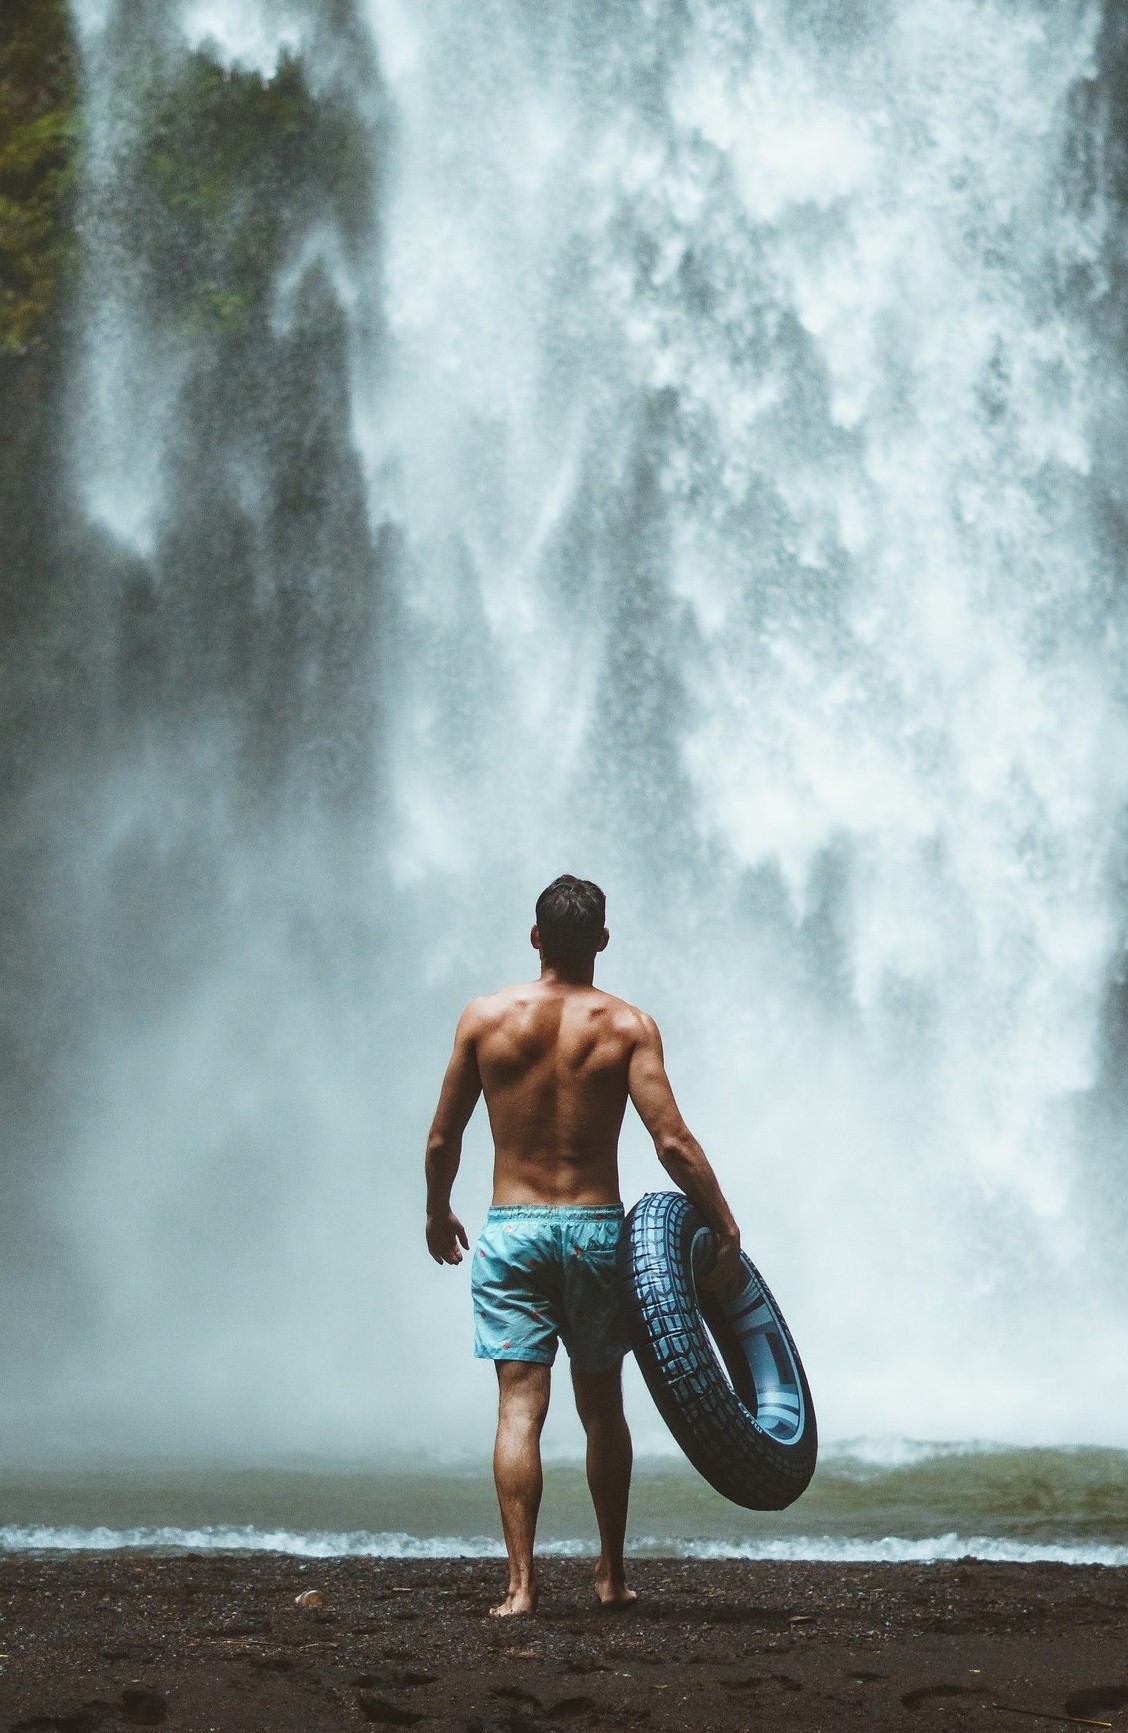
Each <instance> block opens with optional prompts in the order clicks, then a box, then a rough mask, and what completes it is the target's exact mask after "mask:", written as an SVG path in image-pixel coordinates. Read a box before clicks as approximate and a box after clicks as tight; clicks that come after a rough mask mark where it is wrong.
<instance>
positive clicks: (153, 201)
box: [127, 52, 370, 334]
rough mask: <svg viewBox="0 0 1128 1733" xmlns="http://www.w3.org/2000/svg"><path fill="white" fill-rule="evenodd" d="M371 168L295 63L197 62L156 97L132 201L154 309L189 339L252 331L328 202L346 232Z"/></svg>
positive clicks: (352, 127) (354, 134) (353, 128)
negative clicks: (298, 240) (302, 236)
mask: <svg viewBox="0 0 1128 1733" xmlns="http://www.w3.org/2000/svg"><path fill="white" fill-rule="evenodd" d="M369 160H370V159H369V156H368V141H367V139H366V137H365V136H364V135H363V131H362V129H361V128H360V127H359V126H358V123H357V120H356V117H355V114H353V113H350V112H348V110H347V109H341V108H338V107H337V106H336V105H335V104H334V102H333V101H332V100H331V99H330V98H326V97H321V98H319V100H317V101H315V100H314V99H313V97H312V96H311V94H310V91H309V88H308V85H307V83H306V80H305V74H304V71H303V69H302V66H301V64H300V62H298V61H297V60H294V59H292V58H284V59H283V60H282V61H281V62H280V63H279V65H278V67H277V70H276V71H275V72H274V74H273V76H271V77H269V78H267V77H264V76H263V75H262V74H261V73H258V72H251V71H246V70H242V69H240V68H238V67H236V68H228V67H222V66H220V65H218V64H217V63H216V62H215V61H214V60H213V59H212V58H211V57H210V56H209V55H208V54H207V53H203V52H201V53H197V54H194V55H192V56H191V57H190V58H189V59H188V60H187V61H186V62H184V63H182V67H181V69H180V70H179V72H178V74H177V76H176V78H175V80H174V81H173V82H172V83H171V84H169V83H165V84H164V85H163V86H161V87H159V88H158V89H157V90H156V91H154V92H153V94H152V96H151V98H150V105H149V121H148V124H147V125H146V126H145V128H144V136H143V138H142V140H141V141H140V146H139V151H138V155H137V157H136V159H135V164H136V166H135V171H134V172H135V182H134V186H133V188H131V189H130V191H129V192H128V194H127V197H128V198H129V202H130V208H131V209H132V211H133V213H134V219H133V220H134V221H135V222H138V223H140V224H141V225H142V230H143V232H142V233H141V234H140V235H139V236H138V241H139V243H140V244H139V251H140V252H141V253H142V254H143V255H144V256H145V257H146V258H147V261H148V268H149V287H150V292H151V293H152V295H153V296H154V299H155V302H156V308H155V310H159V312H160V314H161V315H163V316H164V317H165V318H167V317H168V316H169V315H170V314H171V316H172V317H173V319H174V320H175V321H177V322H179V323H180V324H181V326H182V327H185V328H187V329H189V330H191V331H200V330H206V329H211V330H214V331H216V332H217V333H224V334H237V333H239V332H240V331H243V330H245V329H247V328H248V327H249V326H250V325H251V324H253V323H254V322H255V321H256V320H258V319H259V318H260V317H261V316H262V314H263V311H264V308H265V303H266V300H267V296H268V293H269V289H270V285H271V282H272V281H273V276H274V273H275V271H276V269H277V267H278V264H279V262H280V260H281V259H282V258H283V257H284V256H285V251H286V246H287V243H288V241H289V240H290V239H291V238H292V237H293V235H294V234H295V233H300V232H301V228H302V226H303V224H306V223H309V222H310V221H312V220H315V219H316V217H317V215H318V214H319V212H321V211H324V210H325V208H326V206H327V205H328V206H331V207H334V214H335V215H336V216H337V218H338V220H339V221H343V223H344V225H345V226H346V227H347V226H348V223H349V220H350V219H349V212H348V209H347V207H348V206H349V205H350V204H351V205H352V207H353V209H354V211H357V210H359V208H360V206H361V205H362V203H363V200H364V197H365V190H366V187H367V184H368V174H369V168H368V163H369Z"/></svg>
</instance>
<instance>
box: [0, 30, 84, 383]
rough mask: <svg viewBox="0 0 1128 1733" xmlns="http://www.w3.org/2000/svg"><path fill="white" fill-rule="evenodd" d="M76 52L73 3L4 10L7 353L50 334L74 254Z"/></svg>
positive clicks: (0, 126) (0, 42) (0, 245)
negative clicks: (72, 200)
mask: <svg viewBox="0 0 1128 1733" xmlns="http://www.w3.org/2000/svg"><path fill="white" fill-rule="evenodd" d="M76 131H77V120H76V74H75V51H74V42H73V38H72V35H71V27H70V19H69V15H68V11H67V5H66V0H3V8H2V10H0V351H5V352H7V353H9V354H17V355H18V354H24V353H26V351H27V350H29V349H32V348H34V347H35V346H36V345H37V344H39V343H41V342H42V341H43V339H44V336H45V335H46V332H47V331H48V329H49V327H50V322H51V319H52V316H53V314H54V313H55V311H56V308H57V306H58V302H59V295H60V291H61V288H62V285H63V283H64V281H65V278H66V273H67V271H68V268H69V266H70V264H71V260H72V257H73V252H74V245H73V236H72V231H71V224H70V198H71V189H72V184H73V175H74V158H75V140H76Z"/></svg>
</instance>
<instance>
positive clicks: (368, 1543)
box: [0, 1525, 1128, 1566]
mask: <svg viewBox="0 0 1128 1733" xmlns="http://www.w3.org/2000/svg"><path fill="white" fill-rule="evenodd" d="M123 1550H136V1551H143V1552H172V1553H177V1552H220V1553H240V1552H253V1553H283V1554H287V1555H289V1556H292V1557H294V1558H310V1559H314V1558H380V1559H478V1558H481V1559H489V1558H504V1557H505V1548H504V1546H503V1545H502V1543H501V1542H500V1541H498V1540H493V1539H491V1538H489V1537H488V1536H484V1535H474V1536H469V1537H465V1538H464V1537H462V1536H456V1535H436V1536H428V1537H425V1538H421V1537H419V1536H415V1535H407V1534H367V1533H364V1532H363V1531H360V1530H357V1531H353V1532H350V1533H344V1534H334V1533H309V1534H305V1533H294V1532H292V1531H290V1530H287V1529H256V1528H127V1529H113V1528H52V1527H48V1526H46V1525H43V1526H39V1525H29V1526H26V1527H20V1526H9V1527H5V1528H0V1552H14V1553H21V1552H118V1551H123ZM539 1551H540V1552H541V1553H542V1554H543V1555H544V1556H545V1557H548V1558H586V1557H588V1556H589V1555H590V1554H591V1552H592V1545H591V1542H590V1541H589V1540H568V1539H549V1540H546V1541H545V1542H544V1543H543V1545H542V1546H541V1547H540V1548H539ZM627 1551H628V1553H629V1555H630V1556H631V1557H632V1558H675V1559H677V1558H684V1559H747V1560H748V1561H749V1562H750V1563H755V1562H780V1563H789V1562H795V1563H800V1562H803V1561H806V1562H809V1563H812V1564H820V1563H821V1564H935V1563H939V1562H941V1561H944V1560H951V1559H963V1558H973V1559H983V1560H986V1561H990V1562H993V1563H996V1564H1069V1565H1115V1566H1128V1546H1103V1545H1093V1544H1091V1543H1088V1542H1083V1543H1077V1544H1070V1543H1064V1542H1060V1543H1059V1542H1041V1541H1010V1540H999V1539H995V1538H993V1537H991V1536H986V1535H970V1536H961V1535H958V1534H955V1533H952V1534H944V1535H937V1536H934V1537H931V1538H928V1539H924V1540H904V1539H900V1538H898V1537H897V1536H886V1537H885V1538H883V1539H880V1540H877V1539H849V1538H846V1539H839V1538H832V1537H829V1536H822V1537H819V1536H807V1535H798V1536H794V1537H790V1538H788V1539H778V1540H762V1541H726V1540H682V1539H662V1538H660V1537H656V1536H651V1535H643V1536H640V1537H639V1538H638V1539H636V1540H632V1541H631V1542H630V1544H629V1546H628V1548H627Z"/></svg>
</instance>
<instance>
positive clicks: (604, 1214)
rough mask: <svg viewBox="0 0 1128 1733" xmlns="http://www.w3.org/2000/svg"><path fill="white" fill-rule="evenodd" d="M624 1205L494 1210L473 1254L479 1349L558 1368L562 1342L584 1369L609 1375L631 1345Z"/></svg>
mask: <svg viewBox="0 0 1128 1733" xmlns="http://www.w3.org/2000/svg"><path fill="white" fill-rule="evenodd" d="M622 1227H623V1206H622V1204H618V1205H616V1206H615V1207H614V1208H599V1209H594V1208H578V1207H572V1206H565V1205H554V1206H551V1207H549V1206H537V1207H533V1206H525V1205H523V1204H520V1205H515V1206H507V1207H504V1208H501V1209H491V1211H490V1213H489V1215H488V1216H487V1217H486V1225H485V1227H484V1228H483V1229H482V1237H481V1238H480V1239H479V1241H478V1244H477V1246H476V1247H475V1248H474V1259H473V1271H472V1275H471V1284H470V1286H471V1293H472V1295H473V1299H474V1353H475V1355H476V1356H477V1358H478V1359H479V1360H531V1361H534V1362H535V1363H536V1364H537V1365H540V1366H551V1365H552V1362H553V1361H554V1360H555V1358H556V1347H557V1342H558V1340H559V1341H562V1342H563V1343H564V1346H565V1348H567V1350H568V1355H569V1358H570V1359H571V1362H572V1366H573V1368H574V1369H575V1370H576V1371H577V1372H609V1371H610V1370H611V1368H612V1367H613V1366H617V1365H618V1364H619V1362H620V1361H621V1360H622V1358H623V1355H624V1354H625V1353H626V1351H627V1349H628V1347H629V1346H630V1343H629V1340H628V1337H627V1326H626V1317H625V1314H624V1312H623V1307H622V1304H621V1302H620V1299H619V1284H618V1280H617V1278H616V1274H615V1254H616V1252H617V1250H618V1246H619V1235H620V1233H621V1232H622Z"/></svg>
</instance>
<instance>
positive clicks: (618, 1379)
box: [572, 1364, 625, 1430]
mask: <svg viewBox="0 0 1128 1733" xmlns="http://www.w3.org/2000/svg"><path fill="white" fill-rule="evenodd" d="M572 1389H573V1390H574V1392H575V1396H576V1412H577V1413H578V1414H579V1417H580V1421H581V1423H582V1425H583V1426H584V1428H585V1430H586V1429H587V1428H589V1427H591V1426H607V1425H618V1424H620V1423H624V1424H625V1422H624V1416H623V1369H622V1365H621V1364H620V1365H616V1366H612V1367H611V1368H610V1370H609V1371H606V1372H578V1371H577V1370H576V1368H575V1367H574V1366H573V1368H572Z"/></svg>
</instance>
